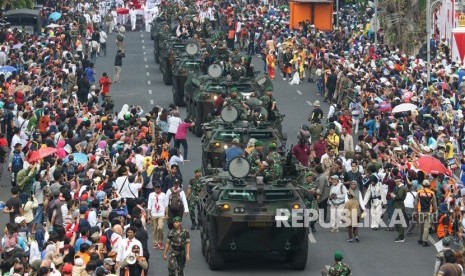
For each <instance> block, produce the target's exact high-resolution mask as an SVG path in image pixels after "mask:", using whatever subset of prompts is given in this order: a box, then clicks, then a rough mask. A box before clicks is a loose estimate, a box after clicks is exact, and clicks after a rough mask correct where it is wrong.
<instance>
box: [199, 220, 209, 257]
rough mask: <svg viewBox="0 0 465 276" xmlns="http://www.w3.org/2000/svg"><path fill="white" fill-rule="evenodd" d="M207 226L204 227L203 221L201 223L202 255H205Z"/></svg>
mask: <svg viewBox="0 0 465 276" xmlns="http://www.w3.org/2000/svg"><path fill="white" fill-rule="evenodd" d="M206 229H207V228H206V227H205V223H203V225H202V228H201V229H200V237H201V239H200V245H201V247H202V249H201V250H202V255H203V256H204V257H205V256H206V255H207V234H208V233H207V230H206Z"/></svg>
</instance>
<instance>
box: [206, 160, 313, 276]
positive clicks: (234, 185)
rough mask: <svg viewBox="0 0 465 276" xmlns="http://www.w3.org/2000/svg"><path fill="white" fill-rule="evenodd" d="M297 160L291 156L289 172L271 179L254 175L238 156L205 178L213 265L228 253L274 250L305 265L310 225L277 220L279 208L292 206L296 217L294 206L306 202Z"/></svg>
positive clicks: (221, 263)
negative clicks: (282, 223) (295, 164)
mask: <svg viewBox="0 0 465 276" xmlns="http://www.w3.org/2000/svg"><path fill="white" fill-rule="evenodd" d="M289 160H290V159H289ZM292 166H293V163H292V162H286V165H285V169H284V175H283V178H282V179H279V180H276V181H273V182H269V183H265V182H264V180H263V178H262V177H260V176H257V177H253V176H250V175H249V171H250V164H249V163H248V161H247V159H245V158H243V157H236V158H235V159H233V160H232V161H231V162H230V165H229V170H228V172H220V173H218V174H214V175H209V176H205V177H203V178H202V179H201V181H202V184H204V189H203V190H202V191H201V193H200V199H199V200H200V204H201V215H202V222H203V224H202V228H201V231H200V232H201V246H202V253H203V255H204V256H205V259H206V261H207V263H208V265H209V267H210V269H212V270H219V269H222V268H223V267H224V263H225V258H226V257H228V256H234V255H241V254H257V253H268V252H277V253H279V254H280V255H282V256H284V257H285V258H286V260H288V261H289V262H290V264H291V267H292V268H293V269H295V270H303V269H305V266H306V264H307V255H308V233H309V232H308V227H278V224H277V221H276V216H277V211H276V210H277V209H286V210H289V212H290V213H291V216H288V217H287V219H288V221H289V222H290V221H291V219H292V218H291V217H292V212H291V211H292V210H297V209H302V208H305V205H304V202H303V200H302V197H301V195H300V188H299V187H298V183H299V182H301V181H302V177H301V172H299V171H298V170H297V169H296V167H294V168H291V167H292ZM280 219H283V220H285V219H286V218H280Z"/></svg>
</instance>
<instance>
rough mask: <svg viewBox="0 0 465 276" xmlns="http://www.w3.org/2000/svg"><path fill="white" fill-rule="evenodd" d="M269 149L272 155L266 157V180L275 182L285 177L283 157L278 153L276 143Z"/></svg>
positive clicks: (269, 146)
mask: <svg viewBox="0 0 465 276" xmlns="http://www.w3.org/2000/svg"><path fill="white" fill-rule="evenodd" d="M268 149H269V150H270V153H269V154H268V156H267V157H266V162H267V163H268V167H267V169H266V179H270V180H271V181H275V180H278V179H281V178H282V177H283V162H282V158H281V155H280V154H279V153H277V152H276V143H270V144H269V145H268Z"/></svg>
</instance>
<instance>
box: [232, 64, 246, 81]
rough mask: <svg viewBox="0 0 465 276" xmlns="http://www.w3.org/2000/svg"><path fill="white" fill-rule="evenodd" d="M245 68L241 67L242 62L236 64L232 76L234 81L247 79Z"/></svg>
mask: <svg viewBox="0 0 465 276" xmlns="http://www.w3.org/2000/svg"><path fill="white" fill-rule="evenodd" d="M245 73H246V72H245V68H244V66H242V65H241V60H240V59H237V60H236V61H235V62H234V67H233V68H231V71H230V75H231V78H232V80H233V81H239V80H240V79H241V78H243V77H245Z"/></svg>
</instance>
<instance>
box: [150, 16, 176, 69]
mask: <svg viewBox="0 0 465 276" xmlns="http://www.w3.org/2000/svg"><path fill="white" fill-rule="evenodd" d="M154 22H155V21H154ZM152 26H153V27H152V30H151V34H150V36H151V37H152V39H153V56H154V58H155V62H156V63H160V52H161V49H162V48H163V47H164V42H165V41H167V40H168V39H170V38H171V35H172V34H171V30H170V27H169V25H167V24H166V22H165V21H160V22H158V23H156V24H155V23H152Z"/></svg>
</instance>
